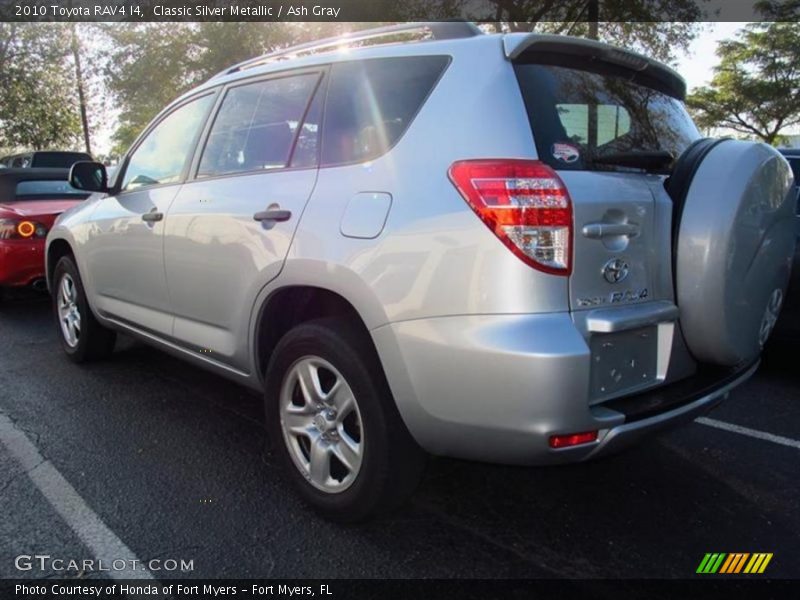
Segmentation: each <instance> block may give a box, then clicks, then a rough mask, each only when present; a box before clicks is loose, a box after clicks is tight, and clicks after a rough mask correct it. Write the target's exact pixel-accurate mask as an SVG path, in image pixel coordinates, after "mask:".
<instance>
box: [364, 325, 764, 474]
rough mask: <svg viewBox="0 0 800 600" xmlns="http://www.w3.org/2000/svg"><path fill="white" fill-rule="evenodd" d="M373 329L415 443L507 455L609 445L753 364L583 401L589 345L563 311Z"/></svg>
mask: <svg viewBox="0 0 800 600" xmlns="http://www.w3.org/2000/svg"><path fill="white" fill-rule="evenodd" d="M372 334H373V340H374V341H375V345H376V347H377V349H378V353H379V355H380V357H381V360H382V363H383V366H384V371H385V372H386V376H387V379H388V381H389V385H390V387H391V389H392V392H393V394H394V397H395V400H396V402H397V406H398V409H399V411H400V413H401V415H402V417H403V419H404V421H405V423H406V425H407V426H408V428H409V430H410V432H411V434H412V435H413V436H414V438H415V439H416V440H417V442H418V443H419V444H420V445H421V446H422V447H423V448H425V449H426V450H427V451H429V452H431V453H432V454H436V455H443V456H453V457H457V458H465V459H470V460H479V461H486V462H497V463H506V464H521V465H534V464H557V463H566V462H577V461H582V460H587V459H590V458H595V457H598V456H601V455H603V454H606V453H610V452H613V451H615V450H617V449H619V448H621V447H623V446H625V445H627V444H629V443H632V442H635V441H636V440H638V439H640V438H642V437H644V436H646V435H648V434H651V433H654V432H656V431H659V430H662V429H665V428H668V427H671V426H674V425H677V424H680V423H683V422H685V421H689V420H691V419H693V418H694V417H696V416H698V415H700V414H703V413H705V412H707V411H709V410H710V409H711V408H713V407H714V406H715V405H716V404H717V403H719V402H721V401H722V399H723V398H724V397H725V396H726V395H727V394H728V392H729V391H730V390H731V389H733V388H734V387H736V386H737V385H739V384H740V383H742V382H743V381H745V380H746V379H747V378H748V377H749V376H750V375H752V373H753V372H754V371H755V369H756V367H757V365H753V366H751V367H748V368H746V369H743V370H739V371H736V372H729V371H709V370H699V371H698V373H697V374H695V375H693V376H690V377H688V378H684V379H681V380H680V381H678V382H676V383H670V384H666V385H661V386H659V387H656V388H653V389H651V390H649V391H647V392H642V393H638V394H636V395H631V396H627V397H624V398H622V399H616V400H610V401H605V402H601V403H594V404H592V401H591V400H590V392H589V390H590V370H591V362H592V361H591V358H592V357H591V352H590V349H589V345H588V344H587V343H586V341H585V338H584V336H583V335H581V333H580V332H579V330H578V329H577V328H576V326H575V324H574V323H573V321H572V319H571V317H570V315H569V314H567V313H551V314H543V315H494V316H468V317H444V318H436V319H422V320H417V321H407V322H402V323H394V324H390V325H386V326H384V327H380V328H378V329H376V330H374V331H373V332H372ZM595 430H596V431H598V439H597V441H596V442H592V443H590V444H585V445H581V446H575V447H571V448H562V449H553V448H550V445H549V439H550V436H552V435H557V434H571V433H577V432H584V431H595Z"/></svg>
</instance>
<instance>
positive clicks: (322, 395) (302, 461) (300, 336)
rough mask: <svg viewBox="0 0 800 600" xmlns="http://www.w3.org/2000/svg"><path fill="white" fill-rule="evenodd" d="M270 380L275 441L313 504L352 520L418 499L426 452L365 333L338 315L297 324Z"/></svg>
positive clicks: (283, 341)
mask: <svg viewBox="0 0 800 600" xmlns="http://www.w3.org/2000/svg"><path fill="white" fill-rule="evenodd" d="M266 382H267V383H266V401H265V403H266V411H267V423H268V427H269V429H270V436H271V439H272V441H273V445H274V447H275V448H276V451H277V452H278V454H279V455H280V456H281V458H282V462H283V463H284V465H285V467H286V470H287V473H288V476H289V478H290V479H291V480H292V482H293V483H294V485H295V486H296V488H297V490H298V491H299V493H300V495H301V496H302V497H303V499H304V500H305V501H306V502H308V503H309V504H310V505H311V506H312V507H314V508H315V509H317V510H318V511H320V512H322V513H323V514H324V515H325V516H326V517H328V518H330V519H333V520H337V521H345V522H352V521H359V520H363V519H365V518H367V517H369V516H372V515H374V514H376V513H379V512H383V511H386V510H388V509H391V508H393V507H395V506H397V505H399V504H400V503H402V502H403V501H404V500H406V499H407V498H408V497H409V496H410V494H411V493H412V492H413V490H414V488H415V487H416V485H417V483H418V481H419V477H420V475H421V473H422V469H423V466H424V459H425V457H424V453H423V452H422V450H421V449H420V448H419V447H418V446H417V444H416V443H415V442H414V440H413V439H412V438H411V435H410V434H409V432H408V430H407V429H406V427H405V424H404V423H403V421H402V419H401V418H400V415H399V413H398V412H397V408H396V407H395V405H394V402H393V400H392V397H391V393H390V391H389V389H388V385H387V384H386V381H385V378H384V376H383V372H382V370H381V366H380V364H379V362H378V360H377V357H375V356H374V352H373V351H372V349H371V348H370V347H369V345H368V344H367V343H366V340H365V339H364V336H363V335H360V333H359V332H358V331H356V330H354V329H353V328H351V327H349V326H348V324H347V323H346V322H344V321H336V320H331V319H324V320H319V321H314V322H310V323H306V324H303V325H300V326H298V327H296V328H295V329H292V330H291V331H290V332H289V333H287V334H286V335H285V336H284V337H283V339H281V341H280V342H279V343H278V346H277V347H276V349H275V351H274V353H273V356H272V360H271V361H270V365H269V367H268V370H267V376H266Z"/></svg>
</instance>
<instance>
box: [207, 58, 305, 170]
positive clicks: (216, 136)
mask: <svg viewBox="0 0 800 600" xmlns="http://www.w3.org/2000/svg"><path fill="white" fill-rule="evenodd" d="M318 81H319V74H318V73H309V74H306V75H297V76H294V77H282V78H280V79H269V80H266V81H259V82H256V83H250V84H247V85H241V86H238V87H235V88H232V89H230V90H229V91H228V93H227V94H226V95H225V100H224V101H223V102H222V106H221V107H220V109H219V113H218V114H217V117H216V119H215V121H214V125H213V126H212V128H211V132H210V133H209V136H208V141H207V142H206V147H205V150H204V151H203V157H202V159H201V160H200V168H199V169H198V172H197V176H198V177H210V176H215V175H225V174H228V173H240V172H244V171H263V170H268V169H281V168H283V167H285V166H286V165H287V163H288V162H289V155H290V153H291V151H292V145H293V143H294V140H295V136H296V134H297V131H298V128H299V127H300V122H301V121H302V119H303V115H304V114H305V112H306V107H307V106H308V102H309V100H310V99H311V95H312V94H313V93H314V89H315V88H316V85H317V82H318Z"/></svg>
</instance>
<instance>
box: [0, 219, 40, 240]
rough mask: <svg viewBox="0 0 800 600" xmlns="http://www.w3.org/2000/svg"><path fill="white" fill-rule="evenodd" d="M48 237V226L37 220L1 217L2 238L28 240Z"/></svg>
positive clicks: (0, 235)
mask: <svg viewBox="0 0 800 600" xmlns="http://www.w3.org/2000/svg"><path fill="white" fill-rule="evenodd" d="M44 237H47V227H45V226H44V225H42V224H41V223H36V222H35V221H18V220H16V219H0V240H28V239H36V238H44Z"/></svg>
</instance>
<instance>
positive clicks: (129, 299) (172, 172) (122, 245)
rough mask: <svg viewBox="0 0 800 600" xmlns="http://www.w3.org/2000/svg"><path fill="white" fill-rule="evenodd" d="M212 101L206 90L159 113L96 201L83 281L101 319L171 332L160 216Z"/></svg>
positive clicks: (164, 212)
mask: <svg viewBox="0 0 800 600" xmlns="http://www.w3.org/2000/svg"><path fill="white" fill-rule="evenodd" d="M213 99H214V95H213V94H207V95H205V96H202V97H200V98H197V99H194V100H191V101H189V102H188V103H185V104H183V105H181V106H179V107H178V108H176V109H175V110H174V111H172V112H170V113H168V114H167V115H166V116H164V117H163V118H162V119H161V120H160V121H159V122H158V123H157V124H156V125H155V126H154V127H152V128H151V130H150V131H149V133H148V134H147V135H146V136H145V137H143V138H142V140H141V142H140V143H139V144H138V145H137V146H136V147H135V148H134V150H133V151H132V153H131V154H130V158H129V160H128V161H127V163H126V164H125V165H124V167H123V169H124V171H123V172H121V173H119V177H118V181H120V185H119V186H118V190H119V191H118V192H117V193H116V194H113V195H109V196H107V197H106V198H104V199H103V200H102V201H101V202H100V203H99V204H98V207H97V209H96V211H95V213H94V215H93V218H92V226H91V228H90V229H89V231H88V239H87V241H86V245H85V247H86V261H87V267H88V269H87V271H88V273H87V275H88V277H87V278H86V279H87V281H86V283H87V285H89V286H91V289H92V290H93V292H94V294H93V296H94V298H95V299H96V300H95V301H96V309H97V310H98V311H99V312H100V313H101V314H102V315H103V316H105V317H107V318H111V319H115V320H118V321H121V322H123V323H127V324H130V325H134V326H136V327H137V328H140V329H144V330H148V331H153V332H155V333H158V334H160V335H163V336H170V335H171V334H172V316H171V314H170V313H171V311H170V303H169V297H168V295H167V281H166V276H165V274H164V252H163V244H164V240H163V236H164V229H165V225H166V215H167V210H168V208H169V206H170V204H171V203H172V201H173V200H174V198H175V196H176V195H177V194H178V191H179V190H180V186H181V181H182V180H183V177H184V173H185V169H186V167H187V163H188V161H189V159H190V156H191V154H192V150H193V147H194V144H195V143H196V140H197V138H198V137H199V133H200V130H201V129H202V126H203V123H204V121H205V118H206V116H207V114H208V112H209V111H210V109H211V105H212V103H213Z"/></svg>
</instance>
